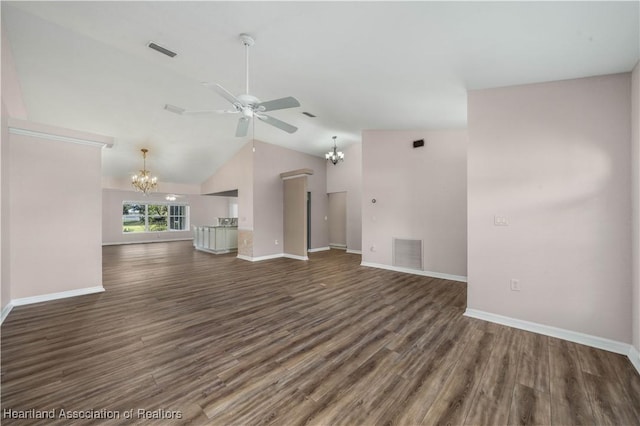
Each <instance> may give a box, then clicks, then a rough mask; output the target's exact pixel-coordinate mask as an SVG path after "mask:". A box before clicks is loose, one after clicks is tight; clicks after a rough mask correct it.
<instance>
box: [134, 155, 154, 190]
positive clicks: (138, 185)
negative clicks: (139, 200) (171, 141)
mask: <svg viewBox="0 0 640 426" xmlns="http://www.w3.org/2000/svg"><path fill="white" fill-rule="evenodd" d="M140 151H142V170H140V172H139V173H138V174H137V175H133V176H131V185H133V187H134V188H135V190H136V191H138V192H142V194H144V195H147V194H148V193H149V191H151V190H153V189H156V186H158V178H157V177H151V176H150V175H151V172H150V171H149V170H147V152H149V150H148V149H146V148H142V149H141V150H140Z"/></svg>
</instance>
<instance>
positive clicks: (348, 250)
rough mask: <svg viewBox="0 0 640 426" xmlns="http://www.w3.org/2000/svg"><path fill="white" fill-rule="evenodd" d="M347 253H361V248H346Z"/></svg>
mask: <svg viewBox="0 0 640 426" xmlns="http://www.w3.org/2000/svg"><path fill="white" fill-rule="evenodd" d="M347 253H349V254H362V250H351V249H350V248H348V249H347Z"/></svg>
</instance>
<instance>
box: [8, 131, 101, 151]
mask: <svg viewBox="0 0 640 426" xmlns="http://www.w3.org/2000/svg"><path fill="white" fill-rule="evenodd" d="M9 133H11V134H13V135H20V136H29V137H32V138H41V139H50V140H52V141H58V142H71V143H75V144H79V145H89V146H97V147H100V148H105V147H108V148H111V147H112V146H113V143H107V142H98V141H91V140H88V139H78V138H72V137H69V136H62V135H54V134H51V133H45V132H38V131H36V130H28V129H21V128H19V127H9Z"/></svg>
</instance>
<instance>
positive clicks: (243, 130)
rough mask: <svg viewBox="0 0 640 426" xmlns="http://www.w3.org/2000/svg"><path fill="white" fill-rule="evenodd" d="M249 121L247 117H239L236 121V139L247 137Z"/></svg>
mask: <svg viewBox="0 0 640 426" xmlns="http://www.w3.org/2000/svg"><path fill="white" fill-rule="evenodd" d="M249 121H250V120H249V119H248V118H247V117H240V119H239V120H238V127H236V137H238V138H242V137H245V136H247V132H248V131H249Z"/></svg>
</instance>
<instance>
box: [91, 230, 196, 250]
mask: <svg viewBox="0 0 640 426" xmlns="http://www.w3.org/2000/svg"><path fill="white" fill-rule="evenodd" d="M183 232H189V231H183ZM192 240H193V237H190V238H172V239H170V240H160V239H158V240H142V241H119V242H114V243H102V245H103V246H119V245H125V244H149V243H170V242H171V241H192Z"/></svg>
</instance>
